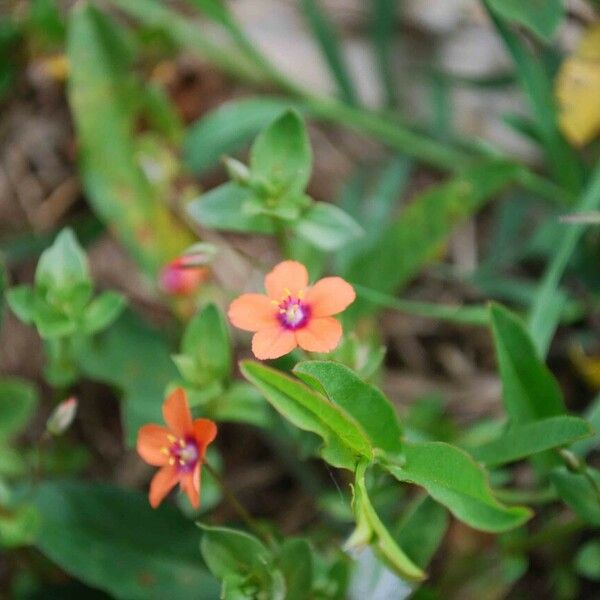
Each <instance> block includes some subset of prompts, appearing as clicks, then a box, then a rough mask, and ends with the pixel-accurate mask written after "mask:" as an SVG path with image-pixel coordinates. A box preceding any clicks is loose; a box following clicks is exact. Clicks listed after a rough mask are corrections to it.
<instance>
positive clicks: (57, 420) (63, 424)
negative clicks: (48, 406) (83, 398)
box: [46, 397, 77, 435]
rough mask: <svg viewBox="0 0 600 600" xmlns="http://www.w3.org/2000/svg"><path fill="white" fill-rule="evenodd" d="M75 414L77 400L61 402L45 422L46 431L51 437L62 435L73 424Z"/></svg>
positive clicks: (69, 399) (72, 398) (70, 399)
mask: <svg viewBox="0 0 600 600" xmlns="http://www.w3.org/2000/svg"><path fill="white" fill-rule="evenodd" d="M76 414H77V398H74V397H71V398H68V399H67V400H64V401H63V402H61V403H60V404H59V405H58V406H57V407H56V408H55V409H54V410H53V411H52V414H51V415H50V417H48V421H47V422H46V430H47V431H48V433H50V434H51V435H62V434H63V433H64V432H65V431H66V430H67V429H68V428H69V427H70V426H71V423H72V422H73V419H74V418H75V415H76Z"/></svg>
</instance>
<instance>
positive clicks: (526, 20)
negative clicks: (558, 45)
mask: <svg viewBox="0 0 600 600" xmlns="http://www.w3.org/2000/svg"><path fill="white" fill-rule="evenodd" d="M488 3H489V6H490V8H491V9H492V10H493V11H494V12H495V13H497V14H498V15H500V16H501V17H503V18H505V19H507V20H508V21H511V22H515V23H518V24H519V25H523V26H524V27H527V28H528V29H529V30H530V31H533V32H534V33H536V34H537V35H539V36H540V37H541V38H542V39H544V40H546V41H548V40H550V39H551V38H552V36H553V35H554V34H555V33H556V30H557V29H558V26H559V25H560V23H561V21H562V20H563V18H564V16H565V8H564V6H563V0H535V1H529V2H523V0H488Z"/></svg>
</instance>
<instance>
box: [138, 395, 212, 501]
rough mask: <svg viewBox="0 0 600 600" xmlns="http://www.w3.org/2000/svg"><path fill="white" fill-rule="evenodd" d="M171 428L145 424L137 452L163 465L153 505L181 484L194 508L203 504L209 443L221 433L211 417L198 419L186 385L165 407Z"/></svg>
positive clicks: (152, 491)
mask: <svg viewBox="0 0 600 600" xmlns="http://www.w3.org/2000/svg"><path fill="white" fill-rule="evenodd" d="M162 412H163V417H164V419H165V423H166V424H167V427H162V426H161V425H155V424H149V425H144V426H143V427H142V428H141V429H140V430H139V432H138V439H137V451H138V453H139V455H140V456H141V457H142V458H143V459H144V460H145V461H146V462H147V463H148V464H149V465H152V466H154V467H161V468H160V469H159V471H158V472H157V473H156V475H154V477H153V478H152V481H151V483H150V493H149V499H150V505H151V506H152V507H153V508H156V507H157V506H158V505H159V504H160V503H161V502H162V501H163V499H164V498H165V496H166V495H167V494H168V493H169V492H170V491H171V490H172V489H173V488H174V487H175V485H177V484H178V483H179V485H180V486H181V489H182V490H183V491H184V492H185V493H186V494H187V496H188V498H189V499H190V503H191V504H192V506H193V507H194V508H199V506H200V469H201V467H202V462H203V460H204V454H205V453H206V448H207V446H208V445H209V444H210V443H211V442H212V441H213V440H214V439H215V437H216V435H217V426H216V424H215V423H214V422H213V421H211V420H209V419H194V420H192V415H191V413H190V408H189V406H188V401H187V397H186V394H185V391H184V390H183V389H182V388H177V389H176V390H175V391H174V392H172V393H171V394H169V396H167V398H166V400H165V402H164V404H163V407H162Z"/></svg>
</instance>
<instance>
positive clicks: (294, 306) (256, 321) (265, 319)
mask: <svg viewBox="0 0 600 600" xmlns="http://www.w3.org/2000/svg"><path fill="white" fill-rule="evenodd" d="M265 288H266V291H267V294H266V295H264V294H243V295H242V296H240V297H239V298H237V299H236V300H234V301H233V302H232V303H231V305H230V307H229V313H228V314H229V320H230V321H231V322H232V323H233V325H235V326H236V327H239V328H240V329H243V330H245V331H252V332H255V333H254V337H253V338H252V352H253V353H254V356H256V358H259V359H261V360H264V359H272V358H278V357H280V356H283V355H284V354H287V353H288V352H291V351H292V350H293V349H294V348H296V346H300V347H301V348H303V349H304V350H308V351H309V352H330V351H331V350H333V349H334V348H335V347H336V346H337V345H338V343H339V341H340V339H341V337H342V326H341V325H340V323H339V321H338V320H337V319H335V318H334V317H333V316H332V315H335V314H338V313H340V312H342V311H343V310H344V309H345V308H346V307H348V306H349V305H350V304H352V302H354V299H355V297H356V294H355V293H354V289H353V288H352V286H351V285H350V284H349V283H348V282H346V281H344V280H343V279H342V278H341V277H325V278H324V279H321V280H319V281H317V282H316V283H315V284H314V285H313V286H309V285H308V272H307V271H306V267H305V266H304V265H302V264H301V263H299V262H296V261H293V260H286V261H284V262H282V263H279V264H278V265H277V266H276V267H275V268H274V269H273V270H272V271H271V272H270V273H268V274H267V276H266V277H265Z"/></svg>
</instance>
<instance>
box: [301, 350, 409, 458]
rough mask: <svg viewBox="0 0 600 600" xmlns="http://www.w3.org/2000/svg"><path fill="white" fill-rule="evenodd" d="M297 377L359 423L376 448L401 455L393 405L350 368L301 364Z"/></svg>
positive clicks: (307, 362)
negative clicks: (323, 394)
mask: <svg viewBox="0 0 600 600" xmlns="http://www.w3.org/2000/svg"><path fill="white" fill-rule="evenodd" d="M294 374H295V375H297V376H298V377H299V378H300V379H302V380H303V381H305V382H306V383H308V384H309V385H312V386H313V387H315V384H316V389H317V391H320V392H323V393H325V395H326V396H327V397H328V398H329V400H330V401H331V402H333V403H334V404H337V405H338V406H340V407H341V408H342V409H343V410H344V411H345V412H347V413H348V414H349V415H351V416H352V417H353V418H354V419H355V420H356V422H357V423H360V425H361V427H362V428H363V429H364V431H365V433H366V434H367V436H368V437H369V440H370V442H371V444H372V445H373V447H375V448H381V449H382V450H385V451H387V452H400V451H401V450H402V444H401V442H400V437H401V435H402V429H401V427H400V422H399V420H398V415H397V414H396V410H395V409H394V407H393V405H392V404H391V402H390V401H389V400H388V399H387V398H386V397H385V396H384V394H383V393H382V392H381V391H380V390H379V389H377V388H376V387H375V386H374V385H371V384H369V383H365V382H364V381H362V380H361V379H360V378H359V377H358V376H357V375H356V374H355V373H353V372H352V371H351V370H350V369H349V368H348V367H346V366H344V365H342V364H340V363H336V362H329V361H323V362H321V361H306V362H301V363H299V364H297V365H296V367H295V368H294Z"/></svg>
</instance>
